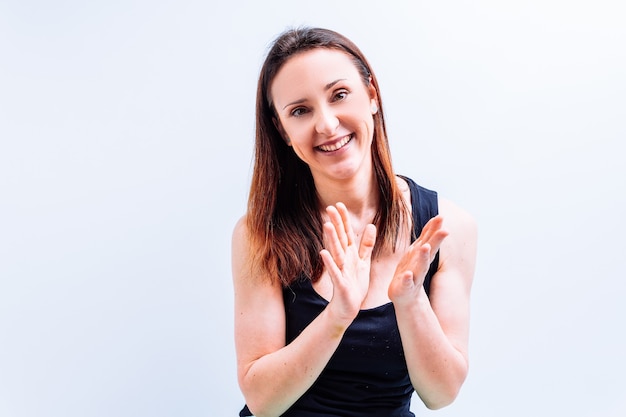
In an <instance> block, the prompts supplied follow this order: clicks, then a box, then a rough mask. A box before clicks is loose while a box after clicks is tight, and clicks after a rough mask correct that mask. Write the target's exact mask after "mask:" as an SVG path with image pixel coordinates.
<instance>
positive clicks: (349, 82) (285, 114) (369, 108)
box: [270, 48, 377, 182]
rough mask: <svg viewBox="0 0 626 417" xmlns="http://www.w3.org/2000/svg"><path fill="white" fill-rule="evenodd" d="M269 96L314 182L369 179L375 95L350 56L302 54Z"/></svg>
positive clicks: (327, 51) (279, 124) (323, 52)
mask: <svg viewBox="0 0 626 417" xmlns="http://www.w3.org/2000/svg"><path fill="white" fill-rule="evenodd" d="M270 93H271V98H272V102H273V105H274V108H275V111H276V114H277V117H278V119H277V120H276V121H275V123H276V125H277V127H278V129H279V130H280V132H281V134H282V135H283V137H284V138H285V140H286V141H287V143H288V144H289V145H290V146H291V147H292V148H293V151H294V152H295V153H296V155H297V156H298V157H299V158H300V159H301V160H302V161H304V162H305V163H306V164H307V165H308V166H309V168H310V169H311V173H312V174H313V177H314V178H315V180H316V182H317V181H319V180H322V179H323V178H325V179H331V180H332V179H336V180H345V179H350V178H352V177H354V176H356V175H359V174H361V175H370V174H371V172H372V161H371V159H372V158H371V144H372V139H373V135H374V120H373V117H372V115H373V114H375V113H376V111H377V103H376V90H375V89H374V87H373V86H371V84H370V85H369V86H368V85H365V83H364V82H363V78H362V77H361V75H360V73H359V72H358V70H357V68H356V66H355V65H354V62H353V61H352V59H351V58H350V56H349V55H348V54H346V53H344V52H341V51H338V50H334V49H329V48H316V49H312V50H309V51H306V52H300V53H298V54H296V55H294V56H293V57H292V58H290V59H289V60H288V61H287V62H286V63H285V64H284V65H283V66H282V68H281V69H280V70H279V71H278V73H277V74H276V77H275V78H274V80H273V82H272V84H271V85H270Z"/></svg>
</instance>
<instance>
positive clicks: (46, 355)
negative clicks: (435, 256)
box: [0, 0, 626, 417]
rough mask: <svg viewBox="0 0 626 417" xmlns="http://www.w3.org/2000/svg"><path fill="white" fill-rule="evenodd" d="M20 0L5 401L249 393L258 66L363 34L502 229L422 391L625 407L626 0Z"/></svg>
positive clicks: (196, 410)
mask: <svg viewBox="0 0 626 417" xmlns="http://www.w3.org/2000/svg"><path fill="white" fill-rule="evenodd" d="M623 4H624V3H623V2H621V1H619V0H615V1H603V0H599V1H598V0H596V1H564V0H563V1H558V0H542V1H539V0H526V1H517V0H515V1H496V0H493V1H487V0H478V1H460V0H458V1H441V2H425V1H418V2H409V1H405V2H393V1H387V2H382V1H363V0H360V1H348V2H340V1H336V0H333V1H325V0H319V1H315V2H291V1H289V2H288V1H232V2H225V1H220V2H211V1H208V2H207V1H199V0H198V1H167V0H153V1H148V0H145V1H141V0H129V1H120V0H113V1H106V2H105V1H100V2H79V1H71V0H66V1H64V0H59V1H54V2H47V1H29V0H0V416H2V417H35V416H37V417H39V416H41V417H85V416H89V417H91V416H94V417H95V416H102V417H111V416H119V417H126V416H128V417H138V416H142V417H143V416H150V417H161V416H177V417H178V416H190V417H195V416H205V417H222V416H224V417H225V416H235V415H236V414H237V412H238V411H239V409H240V407H241V405H242V404H243V399H242V397H241V394H240V392H239V389H238V387H237V382H236V371H235V356H234V348H233V328H232V327H233V326H232V325H233V320H232V286H231V276H230V234H231V231H232V227H233V225H234V223H235V221H236V219H237V218H238V217H239V216H241V215H242V214H243V212H244V210H245V203H246V197H247V191H248V185H249V178H250V171H251V158H252V153H251V152H252V142H253V129H254V124H253V123H254V122H253V121H254V94H255V85H256V78H257V75H258V70H259V67H260V64H261V62H262V59H263V57H264V54H265V51H266V48H267V46H268V44H269V42H270V41H271V40H272V39H273V38H274V37H275V36H276V35H277V34H278V33H279V32H281V31H282V30H283V29H284V28H286V27H287V26H292V25H301V24H308V25H315V26H322V27H328V28H331V29H335V30H338V31H340V32H342V33H344V34H346V35H347V36H348V37H350V38H352V39H353V40H354V41H355V42H356V43H357V44H358V45H359V46H360V47H361V49H362V50H363V51H364V52H365V54H366V55H367V56H368V58H369V59H370V61H371V63H372V65H373V67H374V69H375V71H376V73H377V75H378V77H379V81H380V85H381V94H382V98H383V105H384V106H385V110H386V112H387V116H388V125H389V133H390V141H391V145H392V152H393V155H394V163H395V167H396V170H397V172H399V173H401V174H405V175H409V176H411V177H413V178H414V179H415V180H417V181H418V182H419V183H421V184H422V185H424V186H427V187H429V188H434V189H436V190H438V191H439V192H440V194H441V195H443V196H445V197H447V198H450V199H452V200H453V201H455V202H457V203H458V204H459V205H461V206H463V207H465V208H466V209H467V210H469V211H470V212H471V213H472V214H473V215H474V216H475V218H476V219H477V221H478V224H479V229H480V238H479V256H478V266H477V271H476V279H475V285H474V291H473V297H472V298H473V304H472V335H471V370H470V375H469V377H468V379H467V381H466V383H465V386H464V387H463V390H462V392H461V394H460V396H459V397H458V399H457V401H456V402H455V403H454V404H453V405H451V406H449V407H448V408H446V409H444V410H441V411H438V412H436V413H435V412H430V411H428V410H426V409H425V408H424V407H423V405H421V403H420V402H419V400H418V399H416V400H415V401H414V405H413V409H414V410H415V412H416V413H417V414H418V415H431V414H433V415H435V414H437V415H439V416H508V417H516V416H520V417H521V416H529V415H533V416H555V415H562V416H594V417H595V416H604V417H609V416H611V417H616V416H623V415H624V414H625V413H626V400H624V398H626V396H625V395H624V391H625V388H626V382H624V381H625V379H624V376H625V372H626V359H625V356H624V352H625V351H626V341H625V338H624V319H625V318H626V303H625V301H624V300H625V299H626V297H625V296H626V294H625V293H626V284H625V282H624V281H625V278H626V274H625V266H626V261H625V258H626V253H625V250H624V249H625V248H624V246H625V245H624V236H625V234H626V222H625V220H624V216H625V214H626V196H625V190H626V170H625V169H624V165H623V159H624V151H623V146H622V144H621V143H620V142H623V141H624V139H625V136H626V127H625V122H624V120H625V116H626V98H625V97H626V80H625V78H626V52H625V51H626V47H625V46H624V45H625V44H626V42H625V41H626V25H625V24H624V22H626V13H625V9H626V6H624V5H623Z"/></svg>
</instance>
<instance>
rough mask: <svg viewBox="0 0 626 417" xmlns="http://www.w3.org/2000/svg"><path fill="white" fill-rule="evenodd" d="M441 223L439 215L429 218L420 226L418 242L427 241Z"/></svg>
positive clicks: (441, 218) (441, 219) (439, 227)
mask: <svg viewBox="0 0 626 417" xmlns="http://www.w3.org/2000/svg"><path fill="white" fill-rule="evenodd" d="M442 225H443V217H442V216H441V215H437V216H435V217H433V218H431V219H430V220H428V222H426V224H425V225H424V227H423V228H422V231H421V233H420V235H419V237H418V239H417V240H418V241H420V242H428V241H429V240H430V238H431V237H432V236H433V234H434V233H436V232H437V231H438V230H440V229H441V226H442Z"/></svg>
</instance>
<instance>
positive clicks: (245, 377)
mask: <svg viewBox="0 0 626 417" xmlns="http://www.w3.org/2000/svg"><path fill="white" fill-rule="evenodd" d="M331 230H334V228H333V227H332V226H329V225H325V233H327V231H331ZM368 236H369V238H370V240H369V241H368V242H367V244H366V245H365V246H364V244H363V243H362V244H361V249H362V250H361V251H360V254H361V255H364V256H363V257H362V258H361V261H364V259H363V258H366V259H365V261H366V264H367V271H366V272H367V274H368V275H369V256H370V254H371V248H372V247H373V245H374V243H373V241H374V239H375V230H374V231H373V236H371V233H370V234H369V235H368ZM333 237H334V238H333ZM329 240H331V241H332V242H333V243H331V244H330V251H331V252H332V256H337V257H339V256H340V255H341V256H343V259H345V260H346V264H351V263H350V259H349V258H350V256H349V252H350V251H351V250H352V248H350V249H349V250H346V251H345V253H344V252H342V251H341V249H342V248H343V249H347V247H348V245H347V241H346V242H345V243H346V244H345V245H343V246H342V244H341V243H340V242H339V240H338V238H337V237H336V235H334V236H331V237H329ZM365 240H366V239H365V237H364V239H363V241H365ZM248 242H249V240H248V232H247V228H246V225H245V220H244V219H242V220H240V221H239V222H238V224H237V225H236V227H235V230H234V233H233V247H232V256H233V258H232V269H233V283H234V294H235V347H236V350H237V370H238V371H237V374H238V380H239V386H240V388H241V391H242V393H243V395H244V397H245V399H246V403H247V404H248V407H249V408H250V410H251V411H252V412H253V413H254V415H256V416H258V417H262V416H278V415H280V414H282V413H283V412H285V411H286V410H287V409H288V408H289V407H290V406H291V405H292V404H293V403H294V402H295V401H296V400H297V399H298V398H300V396H302V394H304V392H305V391H306V390H307V389H308V388H309V387H310V386H311V385H312V384H313V382H315V380H316V379H317V377H318V376H319V375H320V373H321V372H322V370H323V369H324V367H325V366H326V364H327V363H328V361H329V360H330V358H331V356H332V354H333V353H334V352H335V350H336V348H337V346H338V345H339V342H340V341H341V338H342V336H343V334H344V332H345V330H346V329H347V327H348V326H349V324H350V323H351V322H352V319H353V318H354V317H355V316H356V314H357V313H358V307H359V305H358V304H357V305H356V310H354V308H346V306H347V305H346V303H345V302H343V303H342V302H341V300H340V297H339V296H338V295H339V293H343V292H344V291H342V290H341V289H340V288H338V287H337V286H335V288H338V289H337V290H336V291H335V293H336V294H333V299H332V300H331V302H330V303H329V305H328V306H327V308H326V309H324V311H322V313H321V314H320V315H319V316H318V317H317V318H316V319H315V320H313V322H311V324H310V325H309V326H307V328H306V329H304V331H303V332H302V333H301V334H300V335H299V336H298V337H297V338H296V339H295V340H294V341H293V342H291V343H290V344H289V345H285V343H286V341H285V310H284V303H283V298H282V288H281V285H280V283H279V282H278V280H276V279H270V277H267V276H265V277H264V276H259V272H258V271H259V268H256V267H255V265H253V264H252V261H251V259H252V256H251V253H250V247H249V243H248ZM370 244H371V247H369V246H370ZM368 247H369V254H368V253H367V252H368V249H367V248H368ZM338 251H339V252H341V253H338ZM330 256H331V255H330V254H329V253H328V252H325V253H323V254H322V257H323V259H324V258H329V257H330ZM357 264H358V262H357V263H356V264H354V263H352V264H351V265H352V266H354V265H357ZM348 267H349V265H346V268H348ZM333 270H334V271H335V272H336V271H339V269H338V268H337V267H336V265H333ZM329 273H330V275H331V278H332V277H333V276H334V275H333V271H329ZM339 274H341V271H340V272H339ZM335 278H337V277H336V276H335ZM333 280H334V278H333ZM338 284H339V283H338ZM344 284H345V283H344ZM348 284H349V283H348ZM344 286H345V285H344ZM349 287H350V286H349V285H347V287H346V290H345V293H346V294H354V291H353V290H352V289H350V288H349ZM346 312H349V313H348V314H346Z"/></svg>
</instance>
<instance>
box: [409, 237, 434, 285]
mask: <svg viewBox="0 0 626 417" xmlns="http://www.w3.org/2000/svg"><path fill="white" fill-rule="evenodd" d="M430 253H431V247H430V244H428V243H424V244H423V245H422V246H420V247H417V248H415V254H414V259H415V262H414V263H413V265H412V268H411V270H412V272H413V275H414V278H415V279H419V280H420V281H421V280H423V279H424V277H425V276H426V273H427V272H428V269H429V268H430V262H431V260H430Z"/></svg>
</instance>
